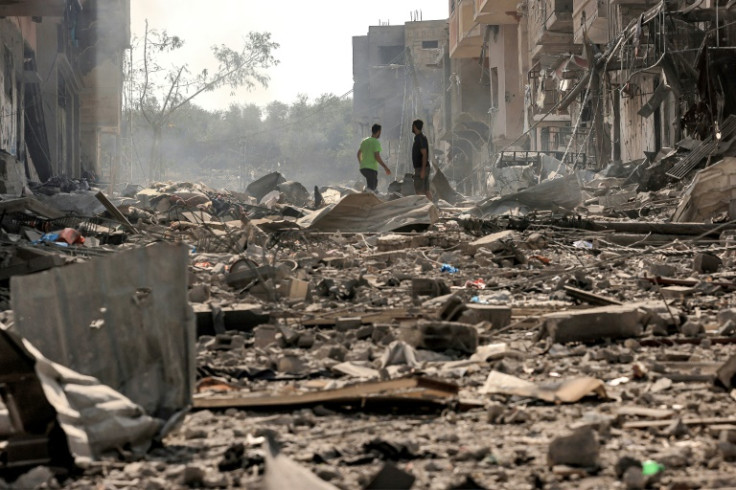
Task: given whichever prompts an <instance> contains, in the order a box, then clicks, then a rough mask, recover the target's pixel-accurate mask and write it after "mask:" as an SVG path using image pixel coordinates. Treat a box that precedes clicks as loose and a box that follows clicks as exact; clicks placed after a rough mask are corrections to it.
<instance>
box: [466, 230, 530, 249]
mask: <svg viewBox="0 0 736 490" xmlns="http://www.w3.org/2000/svg"><path fill="white" fill-rule="evenodd" d="M516 238H517V234H516V232H515V231H512V230H505V231H499V232H498V233H491V234H490V235H486V236H484V237H482V238H479V239H477V240H475V241H473V242H470V243H465V244H463V247H462V250H463V253H465V254H466V255H475V254H476V252H477V251H478V249H481V248H485V249H486V250H488V251H490V252H493V253H496V252H500V251H501V250H504V249H505V248H506V244H507V243H508V242H510V241H513V240H515V239H516Z"/></svg>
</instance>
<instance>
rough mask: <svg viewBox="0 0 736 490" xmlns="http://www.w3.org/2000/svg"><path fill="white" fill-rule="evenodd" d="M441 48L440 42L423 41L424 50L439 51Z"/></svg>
mask: <svg viewBox="0 0 736 490" xmlns="http://www.w3.org/2000/svg"><path fill="white" fill-rule="evenodd" d="M439 47H440V42H439V41H422V49H437V48H439Z"/></svg>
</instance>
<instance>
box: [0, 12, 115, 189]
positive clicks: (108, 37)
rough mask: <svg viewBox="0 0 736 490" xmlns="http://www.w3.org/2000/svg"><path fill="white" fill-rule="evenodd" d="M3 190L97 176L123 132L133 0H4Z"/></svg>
mask: <svg viewBox="0 0 736 490" xmlns="http://www.w3.org/2000/svg"><path fill="white" fill-rule="evenodd" d="M0 44H2V51H3V57H2V64H0V72H1V73H2V76H0V81H2V93H0V107H1V110H2V119H0V123H1V125H0V160H2V175H1V176H0V181H2V182H3V188H2V189H0V192H2V193H10V194H13V193H18V192H20V190H21V189H22V186H23V183H24V182H26V180H27V179H31V180H35V181H42V182H43V181H46V180H48V179H49V178H51V177H53V176H66V177H70V178H76V177H82V176H94V175H96V174H97V173H98V172H99V168H100V159H101V157H100V150H99V148H100V142H101V139H102V138H103V136H104V135H106V134H109V135H112V137H119V134H120V123H121V112H122V86H123V68H122V67H123V53H124V51H125V49H127V48H128V47H129V44H130V3H129V0H0Z"/></svg>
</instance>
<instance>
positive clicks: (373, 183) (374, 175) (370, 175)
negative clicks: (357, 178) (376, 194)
mask: <svg viewBox="0 0 736 490" xmlns="http://www.w3.org/2000/svg"><path fill="white" fill-rule="evenodd" d="M360 173H361V174H363V177H365V185H366V187H367V188H368V190H370V191H375V190H376V188H378V171H377V170H371V169H369V168H361V169H360Z"/></svg>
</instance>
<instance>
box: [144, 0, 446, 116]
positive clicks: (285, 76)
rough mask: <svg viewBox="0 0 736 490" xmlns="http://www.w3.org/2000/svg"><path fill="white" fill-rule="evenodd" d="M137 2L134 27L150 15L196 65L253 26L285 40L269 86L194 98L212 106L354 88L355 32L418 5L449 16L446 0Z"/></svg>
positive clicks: (399, 17) (405, 16)
mask: <svg viewBox="0 0 736 490" xmlns="http://www.w3.org/2000/svg"><path fill="white" fill-rule="evenodd" d="M131 10H132V12H131V16H132V17H131V22H132V25H131V29H132V31H133V35H136V36H139V37H142V33H143V32H144V22H145V20H146V19H148V21H149V24H150V27H152V28H157V29H166V30H167V31H168V32H169V34H172V35H173V34H175V35H178V36H180V37H182V38H183V39H184V40H185V45H184V47H183V48H182V49H181V54H182V55H184V56H186V60H187V62H188V63H189V65H190V68H191V69H192V71H193V72H197V71H201V69H202V68H205V67H206V66H207V63H208V61H209V60H211V58H212V56H211V51H210V47H211V46H212V45H214V44H221V43H224V44H227V45H229V46H232V47H237V46H238V45H241V44H242V39H243V38H244V34H246V33H247V32H249V31H261V32H263V31H266V32H270V33H271V35H272V39H273V40H274V41H275V42H277V43H279V44H280V45H281V47H280V48H279V49H278V50H277V51H276V58H277V59H278V60H279V61H280V64H279V65H278V66H276V67H275V68H271V69H270V70H269V71H268V74H269V76H270V77H271V81H270V83H269V87H268V89H266V90H263V89H261V90H256V91H253V92H247V91H240V92H238V93H237V94H236V95H235V96H232V95H231V90H230V89H229V88H225V89H222V90H220V91H218V92H214V93H207V94H203V95H202V96H201V98H197V99H196V103H197V104H199V105H201V106H202V107H205V108H207V109H225V108H227V107H228V106H229V105H230V104H231V103H233V102H238V103H251V102H252V103H255V104H258V105H266V104H267V103H269V102H271V101H273V100H279V101H281V102H285V103H287V104H288V103H291V102H293V101H294V100H295V99H296V97H297V95H298V94H300V93H303V94H306V95H307V96H308V97H309V99H310V100H314V99H315V98H316V97H318V96H319V95H321V94H324V93H333V94H335V95H343V94H345V93H346V92H348V91H349V90H352V88H353V75H352V63H353V60H352V37H353V36H364V35H366V34H367V33H368V27H369V26H371V25H378V24H379V22H380V23H385V22H388V23H390V24H391V25H396V24H404V23H405V22H408V21H410V20H411V15H412V12H415V11H421V15H422V19H423V20H437V19H446V18H447V17H448V1H447V0H314V1H311V2H310V1H304V0H281V1H275V0H208V1H204V0H132V1H131ZM173 61H174V60H172V62H173Z"/></svg>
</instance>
